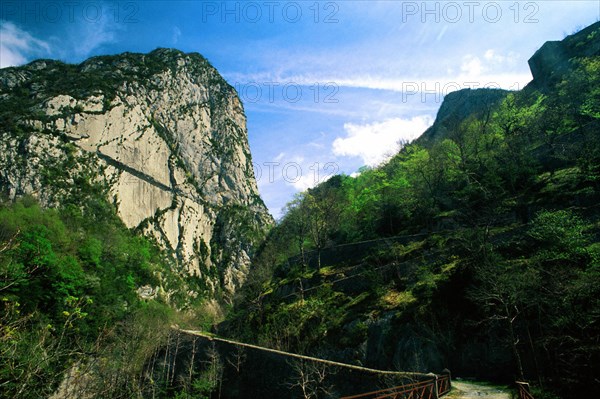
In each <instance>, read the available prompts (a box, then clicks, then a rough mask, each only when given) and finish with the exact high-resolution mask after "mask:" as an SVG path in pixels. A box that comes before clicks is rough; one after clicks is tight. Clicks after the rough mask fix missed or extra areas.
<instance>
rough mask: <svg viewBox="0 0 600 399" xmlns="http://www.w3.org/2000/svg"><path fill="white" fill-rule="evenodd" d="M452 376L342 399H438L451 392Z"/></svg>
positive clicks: (443, 376)
mask: <svg viewBox="0 0 600 399" xmlns="http://www.w3.org/2000/svg"><path fill="white" fill-rule="evenodd" d="M450 385H451V383H450V374H443V375H436V376H435V377H434V378H432V379H430V380H425V381H419V382H415V383H412V384H405V385H401V386H397V387H393V388H387V389H382V390H379V391H373V392H367V393H363V394H360V395H354V396H344V397H343V398H340V399H438V398H439V397H440V396H443V395H445V394H447V393H448V392H450Z"/></svg>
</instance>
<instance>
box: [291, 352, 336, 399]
mask: <svg viewBox="0 0 600 399" xmlns="http://www.w3.org/2000/svg"><path fill="white" fill-rule="evenodd" d="M288 364H289V365H290V366H291V367H292V373H293V377H292V380H291V381H290V382H289V383H288V387H289V388H290V389H293V390H299V391H300V393H301V394H302V396H301V397H302V398H303V399H318V398H331V397H333V395H334V392H333V385H330V384H328V382H327V378H328V376H329V375H332V374H335V373H336V371H337V370H336V369H335V368H334V367H332V366H329V365H327V364H325V363H318V362H314V361H309V360H304V359H298V360H294V361H291V362H288Z"/></svg>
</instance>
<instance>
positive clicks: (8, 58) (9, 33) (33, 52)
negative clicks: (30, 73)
mask: <svg viewBox="0 0 600 399" xmlns="http://www.w3.org/2000/svg"><path fill="white" fill-rule="evenodd" d="M0 38H1V39H2V40H0V68H5V67H9V66H17V65H22V64H24V63H26V62H27V61H29V60H30V58H31V57H36V56H40V55H43V54H48V53H49V52H50V46H49V45H48V43H46V42H45V41H43V40H39V39H36V38H35V37H33V36H31V35H30V34H29V33H27V32H25V31H24V30H22V29H20V28H19V27H17V26H16V25H15V24H14V23H12V22H7V21H0Z"/></svg>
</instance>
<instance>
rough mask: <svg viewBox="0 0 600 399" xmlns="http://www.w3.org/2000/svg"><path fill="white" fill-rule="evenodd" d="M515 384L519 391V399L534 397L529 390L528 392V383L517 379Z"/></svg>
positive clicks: (531, 398)
mask: <svg viewBox="0 0 600 399" xmlns="http://www.w3.org/2000/svg"><path fill="white" fill-rule="evenodd" d="M516 384H517V390H518V392H519V399H534V398H533V395H532V394H531V392H529V383H527V382H521V381H517V382H516Z"/></svg>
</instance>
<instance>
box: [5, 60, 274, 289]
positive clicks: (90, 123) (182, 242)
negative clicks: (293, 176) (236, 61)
mask: <svg viewBox="0 0 600 399" xmlns="http://www.w3.org/2000/svg"><path fill="white" fill-rule="evenodd" d="M0 122H1V124H0V136H1V137H2V140H1V141H2V142H1V144H0V165H1V166H0V189H1V190H2V192H4V193H5V195H7V196H8V197H9V198H12V199H14V198H15V197H18V196H21V195H24V194H32V195H34V196H36V197H38V198H39V199H40V201H41V202H42V203H43V204H44V205H46V206H57V205H60V204H62V203H64V202H68V201H71V200H72V198H74V197H77V196H79V197H81V195H82V191H85V189H84V188H83V186H82V185H81V184H80V183H81V182H84V181H85V182H86V184H88V185H90V184H91V185H99V186H101V187H102V188H103V190H104V191H103V192H104V193H105V195H106V196H107V198H109V199H110V201H111V202H113V203H114V204H115V207H116V211H117V214H118V215H119V217H120V218H121V219H122V221H123V222H124V223H125V225H127V226H128V227H130V228H133V229H138V230H139V231H141V232H143V233H144V234H146V235H149V236H151V237H154V238H155V239H156V241H157V242H158V243H159V245H160V246H161V247H162V248H163V249H164V250H165V251H168V252H170V253H171V254H172V255H173V256H174V257H175V258H176V259H177V261H178V264H179V265H180V266H181V268H182V270H184V271H186V272H187V273H188V274H190V275H196V276H199V277H200V278H201V280H202V281H203V282H204V283H205V284H206V286H207V287H208V288H210V290H211V291H212V292H221V291H222V292H224V293H225V296H226V297H227V296H230V295H231V294H232V293H233V292H234V291H235V289H236V288H237V287H238V286H239V285H240V284H242V282H243V281H244V279H245V276H246V273H247V269H248V267H249V262H250V257H251V256H252V252H253V248H254V246H255V245H256V244H257V243H258V241H259V239H260V237H261V236H262V234H263V233H264V230H265V227H266V226H267V225H269V224H270V223H272V219H271V216H270V215H269V214H268V212H267V210H266V208H265V206H264V204H263V202H262V200H261V199H260V197H259V194H258V189H257V186H256V181H255V178H254V171H253V167H252V159H251V155H250V149H249V146H248V138H247V130H246V117H245V115H244V110H243V105H242V103H241V102H240V99H239V97H238V96H237V93H236V92H235V90H234V89H233V87H231V86H230V85H229V84H228V83H227V82H226V81H225V80H224V79H223V78H222V77H221V76H220V75H219V73H218V72H217V70H216V69H215V68H214V67H212V66H211V65H210V64H209V63H208V61H207V60H206V59H205V58H203V57H202V56H201V55H199V54H196V53H191V54H187V53H183V52H181V51H178V50H173V49H157V50H154V51H152V52H151V53H148V54H134V53H123V54H119V55H111V56H99V57H93V58H90V59H88V60H86V61H84V62H83V63H81V64H79V65H71V64H64V63H62V62H59V61H52V60H37V61H34V62H32V63H30V64H28V65H25V66H23V67H17V68H5V69H2V70H0ZM78 183H79V184H78ZM83 194H85V193H83ZM79 197H78V198H79Z"/></svg>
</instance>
